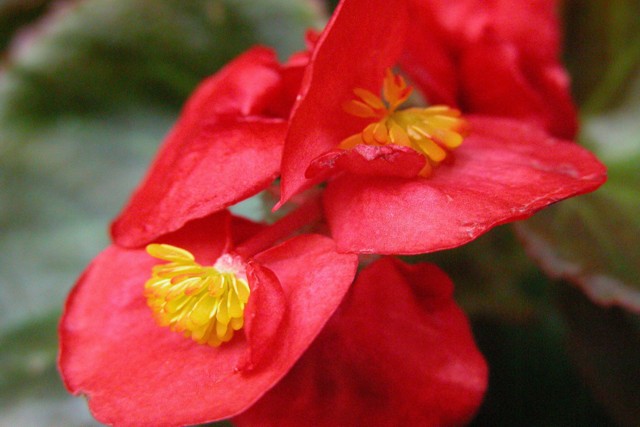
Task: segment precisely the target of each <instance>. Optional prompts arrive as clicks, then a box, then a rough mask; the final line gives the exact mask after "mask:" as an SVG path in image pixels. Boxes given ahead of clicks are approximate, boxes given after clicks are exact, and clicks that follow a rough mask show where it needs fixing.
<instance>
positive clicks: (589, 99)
mask: <svg viewBox="0 0 640 427" xmlns="http://www.w3.org/2000/svg"><path fill="white" fill-rule="evenodd" d="M563 6H564V14H563V15H564V21H565V49H564V52H565V60H566V63H567V66H568V68H569V71H570V74H571V76H572V83H573V90H574V94H575V96H576V99H577V101H578V104H579V105H580V106H581V110H582V111H583V112H584V113H597V112H600V111H603V110H605V109H607V108H608V107H611V106H612V105H614V104H615V103H616V102H617V101H619V100H620V99H621V98H622V97H623V96H624V94H625V91H626V89H627V88H628V85H629V83H631V82H632V81H633V75H634V73H635V71H637V70H638V69H639V68H640V19H638V16H640V2H638V1H637V0H590V1H583V0H570V1H566V2H563Z"/></svg>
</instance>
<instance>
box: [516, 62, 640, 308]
mask: <svg viewBox="0 0 640 427" xmlns="http://www.w3.org/2000/svg"><path fill="white" fill-rule="evenodd" d="M638 117H640V74H638V78H637V81H636V83H635V85H634V86H632V87H631V90H630V92H629V94H628V96H627V99H626V100H625V102H624V103H623V104H621V105H620V107H619V108H617V109H615V110H611V111H609V112H607V113H606V114H605V113H602V114H599V115H594V116H591V117H588V118H585V120H584V129H583V135H582V141H584V142H585V145H587V146H589V147H590V148H591V149H592V150H593V151H594V152H595V153H596V154H597V155H598V156H599V157H600V159H602V160H603V162H604V163H605V164H606V165H607V167H608V175H609V177H608V181H607V183H606V184H605V185H604V186H603V187H602V188H600V189H599V190H597V191H596V192H595V193H593V194H589V195H586V196H580V197H578V198H575V199H572V200H567V201H564V202H562V203H560V204H558V205H556V206H553V207H551V208H548V209H546V210H544V211H542V212H540V213H538V214H537V215H536V216H535V217H534V218H532V219H530V220H528V221H526V222H525V223H522V224H519V225H518V230H519V232H520V233H521V235H522V236H523V238H524V239H525V241H526V242H527V249H528V251H529V253H530V254H531V255H532V256H533V257H535V258H536V259H538V260H539V261H540V263H541V265H542V266H543V268H544V269H545V270H546V271H547V272H548V273H550V274H551V275H553V276H558V277H563V278H565V279H567V280H569V281H571V282H573V283H576V284H577V285H578V286H580V287H581V288H582V289H583V290H584V291H585V293H586V294H587V295H588V296H589V297H591V298H592V299H593V300H594V301H595V302H597V303H599V304H603V305H620V306H624V307H626V308H627V309H629V310H632V311H634V312H640V251H639V250H638V248H639V247H640V192H638V188H640V168H639V167H638V164H640V122H638Z"/></svg>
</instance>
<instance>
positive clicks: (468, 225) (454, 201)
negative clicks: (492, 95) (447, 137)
mask: <svg viewBox="0 0 640 427" xmlns="http://www.w3.org/2000/svg"><path fill="white" fill-rule="evenodd" d="M469 121H470V125H471V134H470V136H468V137H467V139H466V140H465V142H464V143H463V144H462V146H460V148H458V149H457V150H456V151H455V161H454V162H453V164H449V165H442V166H440V167H439V168H437V169H436V170H435V172H434V173H433V175H432V177H430V178H428V179H424V178H415V179H400V178H390V177H385V178H380V177H363V176H357V175H343V176H341V177H339V178H337V179H336V180H334V181H333V182H330V183H329V186H328V187H327V190H326V192H325V195H324V206H325V212H326V214H327V218H328V222H329V226H330V228H331V232H332V235H333V237H334V239H335V240H336V243H337V245H338V249H339V250H342V251H347V252H358V253H386V254H393V253H398V254H418V253H425V252H432V251H437V250H442V249H448V248H453V247H456V246H460V245H462V244H464V243H466V242H468V241H471V240H473V239H475V238H476V237H478V236H479V235H480V234H482V233H484V232H486V231H488V230H489V229H491V228H492V227H494V226H496V225H499V224H503V223H506V222H511V221H515V220H519V219H524V218H527V217H529V216H531V215H532V214H533V213H535V212H536V211H537V210H539V209H542V208H544V207H545V206H547V205H549V204H551V203H554V202H557V201H560V200H562V199H565V198H567V197H571V196H575V195H578V194H583V193H587V192H590V191H593V190H595V189H596V188H598V187H599V186H600V185H601V184H602V183H603V182H604V181H605V180H606V170H605V167H604V166H603V165H602V164H601V163H600V162H599V161H598V160H597V159H596V158H595V156H593V155H592V154H591V153H589V152H588V151H587V150H585V149H584V148H582V147H580V146H579V145H577V144H575V143H573V142H569V141H562V140H558V139H555V138H552V137H550V136H548V135H547V134H546V133H545V132H544V131H542V130H539V129H538V128H534V127H532V126H528V125H526V124H522V123H519V122H516V121H513V120H507V119H488V118H479V117H477V118H470V120H469Z"/></svg>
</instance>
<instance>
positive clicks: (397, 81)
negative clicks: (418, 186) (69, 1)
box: [339, 70, 467, 177]
mask: <svg viewBox="0 0 640 427" xmlns="http://www.w3.org/2000/svg"><path fill="white" fill-rule="evenodd" d="M412 90H413V88H411V87H408V86H407V84H406V82H405V80H404V79H403V78H402V76H399V75H394V74H393V73H392V72H391V70H387V74H386V76H385V78H384V82H383V86H382V96H383V98H384V101H383V100H382V99H380V97H378V96H376V95H374V94H373V93H371V92H369V91H368V90H365V89H360V88H358V89H355V90H354V91H353V92H354V93H355V95H356V96H357V97H358V98H359V99H354V100H351V101H349V102H347V103H345V105H344V109H345V111H346V112H347V113H349V114H351V115H354V116H357V117H362V118H372V119H375V120H376V121H375V122H373V123H371V124H369V125H368V126H367V127H365V129H364V130H363V131H362V132H360V133H357V134H355V135H352V136H350V137H348V138H347V139H345V140H343V141H342V142H341V143H340V145H339V147H340V148H342V149H345V150H348V149H351V148H353V147H355V146H356V145H359V144H366V145H377V146H381V145H387V144H395V145H401V146H405V147H409V148H412V149H414V150H415V151H417V152H418V153H420V154H422V155H423V156H424V157H425V159H426V160H427V162H426V164H425V166H424V168H423V169H422V170H421V171H420V176H424V177H427V176H429V175H430V174H431V171H432V169H433V167H434V166H437V165H438V164H439V163H440V162H442V161H443V160H444V159H445V158H446V157H447V154H448V151H451V150H453V149H455V148H457V147H459V146H460V144H462V140H463V139H464V135H465V131H466V127H467V125H466V121H465V120H464V119H463V118H462V117H461V114H460V111H458V110H456V109H453V108H449V107H447V106H445V105H434V106H431V107H426V108H407V109H405V110H400V111H396V110H397V108H398V107H399V106H400V105H401V104H402V103H404V102H405V101H406V100H407V99H408V98H409V95H411V92H412Z"/></svg>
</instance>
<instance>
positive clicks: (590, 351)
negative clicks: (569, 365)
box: [560, 286, 640, 427]
mask: <svg viewBox="0 0 640 427" xmlns="http://www.w3.org/2000/svg"><path fill="white" fill-rule="evenodd" d="M562 289H563V290H562V293H561V298H560V307H561V310H562V314H563V317H564V319H565V320H566V322H567V325H568V327H569V333H568V343H567V344H568V345H567V348H568V350H569V353H570V356H571V358H572V360H573V362H574V363H575V365H576V366H577V367H578V369H579V371H580V373H581V374H582V376H583V378H584V379H585V380H586V382H587V384H588V385H589V387H590V388H591V390H592V391H593V393H594V395H595V396H596V397H597V399H598V400H599V401H600V402H601V403H602V404H603V405H605V407H606V408H607V409H608V410H609V412H610V414H611V415H612V417H613V418H614V419H615V420H616V421H617V422H618V423H619V424H620V425H623V426H630V427H631V426H638V425H640V405H638V398H639V396H640V357H638V355H640V317H638V316H637V315H632V314H629V313H626V312H624V311H623V310H620V309H617V308H603V307H599V306H597V305H595V304H593V303H592V302H591V301H589V300H588V299H587V298H585V297H584V296H583V295H580V294H579V292H577V291H576V290H574V289H571V288H570V287H567V286H565V287H563V288H562Z"/></svg>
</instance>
